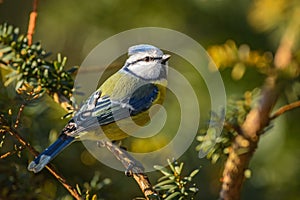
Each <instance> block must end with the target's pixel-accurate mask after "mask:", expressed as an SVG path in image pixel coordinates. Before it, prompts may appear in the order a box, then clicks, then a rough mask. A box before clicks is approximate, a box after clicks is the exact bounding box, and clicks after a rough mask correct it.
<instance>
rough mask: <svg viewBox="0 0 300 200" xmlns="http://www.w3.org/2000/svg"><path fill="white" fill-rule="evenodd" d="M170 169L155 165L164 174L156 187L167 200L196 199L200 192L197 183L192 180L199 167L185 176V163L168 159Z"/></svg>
mask: <svg viewBox="0 0 300 200" xmlns="http://www.w3.org/2000/svg"><path fill="white" fill-rule="evenodd" d="M168 163H169V169H167V168H165V167H162V166H154V168H155V169H157V170H159V171H160V172H161V173H162V174H163V175H164V176H162V177H161V178H159V179H158V183H157V184H156V185H155V186H154V189H155V190H156V191H158V192H159V193H160V194H161V196H162V198H163V199H165V200H170V199H180V200H181V199H194V198H193V197H194V195H195V194H196V193H197V192H198V190H199V189H198V188H197V187H196V184H194V183H193V182H192V179H193V178H194V176H195V175H196V174H197V173H198V172H199V169H196V170H194V171H192V172H191V173H190V174H189V175H188V176H183V175H182V171H183V163H180V164H179V163H178V162H176V161H173V162H171V161H170V160H168Z"/></svg>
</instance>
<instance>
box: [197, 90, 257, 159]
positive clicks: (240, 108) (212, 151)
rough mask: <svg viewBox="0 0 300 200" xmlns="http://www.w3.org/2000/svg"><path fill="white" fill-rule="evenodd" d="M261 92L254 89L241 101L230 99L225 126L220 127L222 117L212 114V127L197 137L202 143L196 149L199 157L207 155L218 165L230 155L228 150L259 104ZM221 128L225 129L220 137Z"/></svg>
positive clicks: (202, 131)
mask: <svg viewBox="0 0 300 200" xmlns="http://www.w3.org/2000/svg"><path fill="white" fill-rule="evenodd" d="M259 92H260V91H259V90H258V89H254V90H253V91H251V92H250V91H247V92H245V94H244V96H243V97H242V98H240V99H237V98H231V99H229V100H228V104H227V109H226V110H227V113H226V116H225V123H224V124H221V125H220V121H221V119H222V116H218V115H217V114H216V113H214V112H212V120H211V121H210V127H209V128H208V129H205V130H201V131H200V134H199V136H198V137H197V140H198V141H199V142H200V144H199V145H198V146H197V147H196V150H197V151H199V155H206V158H207V159H209V160H211V162H212V163H216V162H217V161H218V160H219V158H220V157H222V156H226V155H227V154H228V153H229V149H228V148H229V147H230V146H231V143H232V140H233V139H234V137H235V136H237V135H238V134H239V133H240V125H241V124H242V123H243V122H244V121H245V118H246V116H247V114H248V113H249V111H250V110H251V108H252V107H253V106H254V105H255V104H256V103H257V101H258V96H259ZM220 127H223V129H222V132H221V134H220V135H218V133H219V132H220V131H219V129H220ZM201 157H203V156H201Z"/></svg>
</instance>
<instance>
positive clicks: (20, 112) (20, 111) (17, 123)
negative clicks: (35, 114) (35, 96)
mask: <svg viewBox="0 0 300 200" xmlns="http://www.w3.org/2000/svg"><path fill="white" fill-rule="evenodd" d="M24 108H25V104H22V105H21V106H20V108H19V112H18V115H17V119H16V122H15V125H14V128H15V129H16V128H18V126H19V123H20V118H21V114H22V112H23V110H24Z"/></svg>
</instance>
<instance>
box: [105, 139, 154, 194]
mask: <svg viewBox="0 0 300 200" xmlns="http://www.w3.org/2000/svg"><path fill="white" fill-rule="evenodd" d="M103 145H104V146H105V147H106V148H107V149H108V150H109V151H110V152H112V154H113V155H114V156H115V157H116V158H117V159H118V160H119V161H121V163H122V164H123V166H124V167H125V169H126V175H130V176H132V177H133V178H134V180H135V181H136V182H137V183H138V185H139V187H140V188H141V190H142V192H143V193H144V196H145V197H146V198H147V199H149V197H150V196H157V193H156V192H155V190H154V189H153V188H152V185H151V183H150V181H149V179H148V176H147V175H146V174H144V169H143V167H142V165H141V164H140V163H139V162H138V161H136V160H135V159H134V158H133V157H132V156H131V155H129V153H128V152H126V151H125V150H123V149H121V148H120V147H118V146H117V145H114V144H113V143H112V142H109V141H104V142H103Z"/></svg>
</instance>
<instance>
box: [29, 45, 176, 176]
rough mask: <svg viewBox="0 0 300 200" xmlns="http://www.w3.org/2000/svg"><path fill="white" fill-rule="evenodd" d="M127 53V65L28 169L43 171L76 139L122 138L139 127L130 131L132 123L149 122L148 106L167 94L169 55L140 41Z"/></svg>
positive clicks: (102, 87)
mask: <svg viewBox="0 0 300 200" xmlns="http://www.w3.org/2000/svg"><path fill="white" fill-rule="evenodd" d="M128 56H129V58H128V59H127V60H126V62H125V64H124V66H123V67H122V68H121V69H120V70H119V71H118V72H116V73H115V74H113V75H112V76H111V77H109V78H108V79H107V80H106V81H105V82H104V83H103V84H102V85H101V86H100V87H99V89H97V90H96V91H95V92H94V93H93V94H92V95H91V96H90V97H89V98H88V99H87V100H86V102H85V103H84V104H83V105H82V107H81V108H80V109H79V111H78V112H77V113H76V114H75V115H74V117H73V118H72V119H71V120H70V121H69V122H68V123H67V125H66V126H65V127H64V128H63V130H62V131H61V134H60V136H59V137H58V139H57V140H56V141H55V142H54V143H53V144H52V145H50V146H49V147H48V148H46V149H45V150H44V151H43V152H42V153H41V154H40V155H38V156H37V157H36V158H35V159H34V160H33V161H32V162H31V163H30V164H29V165H28V170H30V171H33V172H35V173H37V172H39V171H41V170H42V169H43V168H44V167H45V166H46V165H47V164H48V163H49V162H50V161H51V160H52V159H53V158H54V157H55V156H56V155H58V154H59V153H60V152H61V151H62V150H63V149H64V148H66V147H67V146H68V145H69V144H71V143H72V142H74V141H78V140H96V141H99V140H102V139H104V138H109V139H110V140H121V139H124V138H126V137H128V134H127V133H128V131H134V129H135V128H136V127H138V126H133V127H134V128H133V129H132V130H131V128H130V127H131V125H132V124H133V122H135V123H136V124H137V125H140V126H143V125H145V124H146V123H147V122H149V120H150V118H149V112H148V111H149V109H150V108H151V106H153V105H155V104H162V103H163V101H164V98H165V95H166V86H167V75H168V66H167V61H168V60H169V58H170V55H167V54H164V53H163V52H162V51H161V50H160V49H158V48H157V47H154V46H152V45H147V44H141V45H136V46H132V47H130V48H129V49H128ZM128 119H130V120H128ZM132 121H133V122H132ZM99 129H102V131H99ZM124 130H126V131H124ZM126 132H127V133H126ZM105 136H106V137H105Z"/></svg>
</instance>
